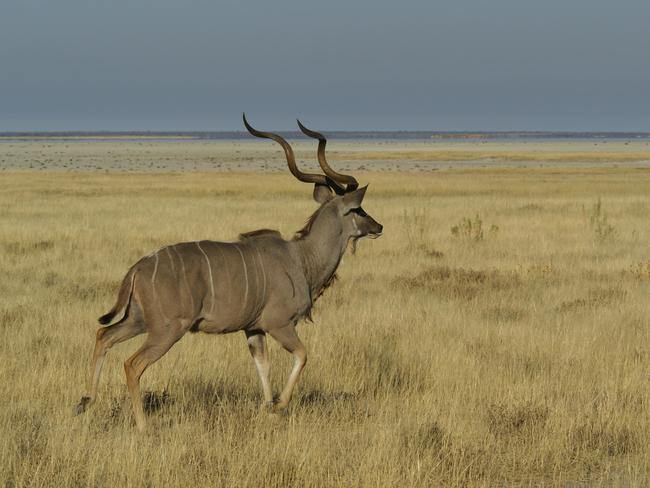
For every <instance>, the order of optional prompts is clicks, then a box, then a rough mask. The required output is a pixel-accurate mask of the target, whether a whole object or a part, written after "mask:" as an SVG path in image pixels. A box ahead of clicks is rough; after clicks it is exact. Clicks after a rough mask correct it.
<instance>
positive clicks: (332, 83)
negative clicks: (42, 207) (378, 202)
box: [0, 0, 650, 131]
mask: <svg viewBox="0 0 650 488" xmlns="http://www.w3.org/2000/svg"><path fill="white" fill-rule="evenodd" d="M0 101H1V102H2V103H1V105H0V131H11V130H239V129H241V128H242V125H241V112H242V111H244V110H245V111H246V112H247V114H248V115H249V118H250V120H251V121H252V122H253V123H254V124H255V125H257V126H259V127H260V128H269V129H275V130H278V129H293V128H294V120H295V118H296V117H301V118H302V119H304V121H305V123H308V124H309V125H310V126H313V127H314V128H319V129H322V130H382V129H383V130H394V129H425V130H429V129H431V130H622V131H627V130H645V131H648V130H650V1H648V0H643V1H641V0H639V1H636V0H619V1H611V0H609V1H603V0H535V1H527V0H485V1H479V0H475V1H467V0H440V1H433V0H429V1H422V2H419V1H397V0H391V1H384V0H360V1H356V2H355V1H341V0H326V1H323V0H321V1H319V2H310V1H307V0H296V1H277V0H267V1H258V0H240V1H234V0H226V1H224V0H205V1H194V0H185V1H179V0H175V1H172V0H151V1H139V0H130V1H125V0H111V1H103V2H96V1H93V0H71V1H68V0H58V1H53V0H38V1H36V0H2V1H1V3H0Z"/></svg>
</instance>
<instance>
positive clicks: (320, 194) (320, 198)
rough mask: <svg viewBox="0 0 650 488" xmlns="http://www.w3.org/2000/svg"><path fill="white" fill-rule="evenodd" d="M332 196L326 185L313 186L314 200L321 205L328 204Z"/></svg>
mask: <svg viewBox="0 0 650 488" xmlns="http://www.w3.org/2000/svg"><path fill="white" fill-rule="evenodd" d="M333 196H334V195H333V194H332V190H331V189H330V187H329V186H327V185H319V184H318V183H316V184H315V185H314V200H316V201H317V202H318V203H320V204H321V205H322V204H324V203H327V202H329V201H330V200H331V199H332V197H333Z"/></svg>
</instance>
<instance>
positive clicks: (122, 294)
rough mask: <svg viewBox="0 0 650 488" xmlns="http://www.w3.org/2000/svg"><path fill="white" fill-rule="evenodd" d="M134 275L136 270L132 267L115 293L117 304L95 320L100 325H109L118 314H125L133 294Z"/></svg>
mask: <svg viewBox="0 0 650 488" xmlns="http://www.w3.org/2000/svg"><path fill="white" fill-rule="evenodd" d="M135 274H136V269H135V266H134V267H133V268H131V269H130V270H129V272H128V273H127V274H126V276H125V277H124V279H123V280H122V285H121V286H120V291H119V292H117V302H115V305H113V308H111V309H110V310H109V311H108V312H107V313H105V314H104V315H102V316H101V317H99V318H98V319H97V320H98V321H99V323H100V324H102V325H107V324H110V323H111V321H112V320H113V319H114V318H115V316H116V315H117V314H118V313H121V312H123V313H126V309H127V307H128V306H129V303H130V302H131V294H132V293H133V285H134V284H135Z"/></svg>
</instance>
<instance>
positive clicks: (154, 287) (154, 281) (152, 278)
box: [151, 250, 167, 322]
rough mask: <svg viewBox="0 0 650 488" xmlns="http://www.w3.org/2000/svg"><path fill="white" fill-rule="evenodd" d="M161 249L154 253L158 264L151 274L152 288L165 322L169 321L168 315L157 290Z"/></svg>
mask: <svg viewBox="0 0 650 488" xmlns="http://www.w3.org/2000/svg"><path fill="white" fill-rule="evenodd" d="M159 251H160V250H158V251H156V253H155V254H154V257H155V258H156V264H154V266H153V274H152V275H151V289H152V291H153V296H154V298H155V299H156V301H157V302H158V309H159V310H160V314H161V315H162V316H163V318H164V319H165V322H166V321H167V316H166V315H165V311H164V310H163V306H162V302H161V301H160V297H159V296H158V293H157V292H156V274H157V273H158V259H159V258H158V252H159Z"/></svg>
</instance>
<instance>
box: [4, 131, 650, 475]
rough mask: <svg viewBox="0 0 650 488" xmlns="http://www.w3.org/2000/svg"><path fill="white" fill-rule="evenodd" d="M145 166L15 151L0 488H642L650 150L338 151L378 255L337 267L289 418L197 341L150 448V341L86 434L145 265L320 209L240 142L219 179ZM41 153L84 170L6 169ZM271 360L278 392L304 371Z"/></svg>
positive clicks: (647, 453) (649, 356)
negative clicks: (111, 328) (140, 424)
mask: <svg viewBox="0 0 650 488" xmlns="http://www.w3.org/2000/svg"><path fill="white" fill-rule="evenodd" d="M129 144H131V145H129ZM137 144H138V143H134V142H119V143H118V142H110V141H109V142H106V141H104V142H98V143H95V145H94V146H93V144H92V143H87V144H86V143H83V144H82V143H75V144H70V145H69V148H66V147H64V146H65V143H63V142H57V143H52V144H50V143H40V142H39V143H19V144H13V145H10V144H8V143H7V144H4V145H0V151H3V154H1V155H0V156H2V157H1V158H0V159H2V160H3V164H4V165H5V167H4V170H3V171H2V172H0V182H1V184H0V479H1V480H2V483H3V486H7V487H27V486H56V487H72V486H75V487H76V486H138V487H140V486H151V487H157V486H229V487H240V486H241V487H244V486H309V487H323V486H350V487H352V486H354V487H356V486H373V487H383V486H566V487H578V486H648V484H650V447H649V445H650V442H649V441H650V387H649V382H648V380H649V375H650V306H649V302H648V296H649V292H650V250H649V246H648V244H649V243H650V225H649V222H650V221H649V219H648V216H649V215H650V167H649V165H648V164H647V160H650V157H648V154H647V149H643V154H645V155H646V157H647V160H646V161H645V162H644V161H643V157H640V156H639V151H640V150H635V151H636V152H634V155H635V156H633V157H631V160H630V159H629V157H628V159H625V156H624V155H621V157H620V158H619V159H618V160H617V161H614V159H616V158H615V157H613V156H611V155H609V156H606V157H605V156H602V153H601V155H600V156H598V157H594V158H592V159H593V161H592V160H591V159H590V158H589V157H588V156H585V155H584V154H585V153H586V152H588V151H590V150H591V149H589V148H585V149H584V150H582V149H581V156H580V158H576V159H577V160H576V161H575V162H571V161H570V159H571V158H570V156H569V158H568V159H566V158H565V159H562V158H560V159H559V160H558V159H555V160H554V159H553V158H551V157H549V158H548V159H549V160H551V161H554V162H553V164H544V157H543V155H542V156H540V155H539V153H537V156H536V157H535V158H534V159H532V160H531V159H526V158H523V157H521V156H518V157H517V158H515V159H516V160H517V161H523V163H524V164H518V163H517V162H516V161H515V162H514V163H513V161H512V160H508V159H507V158H502V157H501V156H498V155H497V153H499V152H500V151H502V150H503V148H497V149H492V152H491V153H489V159H490V161H489V162H488V163H486V164H482V162H481V161H479V162H475V163H474V164H453V161H454V158H447V159H445V158H444V157H442V156H441V157H439V158H432V157H429V158H427V157H423V156H422V155H421V152H420V153H418V151H419V149H418V148H416V150H411V149H409V150H408V151H406V152H405V150H403V148H399V150H391V148H388V149H387V148H386V147H379V148H377V147H375V148H374V149H373V148H372V147H364V148H362V149H363V151H365V153H364V154H365V156H364V155H362V156H358V155H359V154H360V153H361V152H362V150H361V149H359V148H354V147H352V148H349V151H348V154H356V155H357V156H358V157H356V156H348V157H347V158H345V157H341V159H338V160H337V157H336V153H333V155H331V156H330V162H331V164H332V165H333V166H334V167H337V168H342V167H347V168H348V170H351V171H352V172H353V174H355V176H356V177H357V178H358V179H359V181H360V182H361V183H362V184H365V183H370V187H369V190H368V193H367V195H366V199H365V202H364V208H365V209H366V210H367V212H368V213H369V214H371V215H372V216H373V217H375V218H376V219H377V220H378V221H379V222H381V223H382V224H383V225H384V235H383V236H382V237H381V238H380V239H377V240H373V241H362V242H360V244H359V248H358V249H357V252H356V254H355V255H354V256H353V255H351V253H350V252H348V253H347V254H346V256H345V257H344V260H343V263H342V265H341V267H340V268H339V273H338V274H339V280H338V281H337V282H336V283H335V284H334V285H333V286H332V287H330V288H329V289H328V290H327V291H326V292H325V294H324V295H323V296H322V297H321V298H320V300H319V301H318V302H317V303H316V307H315V310H314V314H313V323H304V324H302V325H300V326H299V328H298V331H299V335H300V336H301V338H302V340H303V342H304V343H305V344H306V346H307V349H308V355H309V360H308V363H307V367H306V369H305V371H304V373H303V376H302V379H301V381H300V383H299V384H298V387H297V392H296V396H295V398H294V402H293V404H292V405H291V406H290V408H289V409H288V411H287V412H286V413H285V414H270V413H268V412H267V411H266V410H265V409H263V408H261V406H260V405H261V403H262V396H261V389H260V387H259V384H258V383H259V380H258V378H257V374H256V372H255V368H254V365H253V362H252V360H251V358H250V356H249V353H248V351H247V346H246V341H245V339H244V336H243V334H241V333H236V334H230V335H224V336H210V335H204V334H188V335H186V336H185V337H184V338H183V339H182V340H181V341H180V342H179V343H178V344H176V345H175V346H174V347H173V348H172V350H171V351H170V352H169V353H168V354H167V355H166V356H164V357H163V358H162V359H161V360H160V361H159V362H157V363H155V364H154V365H153V366H152V367H151V368H149V369H148V370H147V371H146V372H145V374H144V376H143V378H142V380H141V385H142V389H143V392H144V398H145V404H146V411H147V416H148V427H147V430H146V432H145V433H139V432H138V431H137V430H136V429H135V426H134V422H133V418H132V414H131V409H130V401H129V399H128V393H127V389H126V385H125V378H124V371H123V367H122V364H123V362H124V360H125V359H126V358H127V357H129V356H130V355H131V354H132V353H133V352H134V351H135V350H136V349H137V347H138V345H139V344H140V343H141V342H142V339H143V337H144V336H139V337H138V338H135V339H133V340H131V341H129V342H126V343H124V344H120V345H117V346H115V347H114V348H113V349H111V350H110V351H109V353H108V356H107V360H106V363H105V365H104V370H103V375H102V379H101V383H100V390H99V396H98V400H97V402H96V403H95V405H93V407H92V408H91V409H89V411H88V412H86V413H85V414H84V415H82V416H78V417H74V416H73V415H72V413H73V407H74V405H75V404H76V403H77V402H78V400H79V398H80V397H81V395H82V394H84V392H85V384H86V381H87V376H88V368H89V360H90V356H91V353H92V348H93V345H94V338H95V330H96V329H97V327H98V324H97V322H96V318H97V317H98V316H99V315H101V314H103V313H104V312H105V311H107V310H108V309H109V308H110V307H111V306H112V305H113V303H114V300H115V297H116V292H117V289H118V287H119V283H120V281H121V279H122V277H123V276H124V274H125V272H126V271H127V269H128V268H129V266H130V265H131V264H133V263H134V262H135V261H136V260H137V259H138V258H140V257H141V256H142V255H145V254H148V253H150V252H151V251H153V250H155V249H157V248H159V247H161V246H163V245H166V244H170V243H175V242H182V241H191V240H199V239H213V240H235V239H237V235H238V234H239V233H240V232H245V231H249V230H253V229H256V228H269V227H271V228H277V229H278V230H280V231H281V232H282V233H283V235H284V236H285V237H287V238H290V237H291V236H292V234H293V232H295V231H296V230H298V229H299V228H301V227H302V225H303V224H304V222H305V220H306V219H307V218H308V217H309V215H310V214H311V213H312V212H313V211H314V210H315V208H316V204H315V203H314V202H313V201H312V199H311V188H310V187H309V186H308V185H306V184H303V183H299V182H298V181H296V180H295V179H294V178H293V177H292V176H291V175H290V174H289V173H288V171H286V170H284V169H281V168H282V164H281V163H282V161H283V158H282V156H281V154H280V153H279V151H278V150H277V148H276V147H273V146H272V143H270V142H269V143H268V145H266V146H265V145H261V144H260V145H255V146H251V147H253V148H254V149H255V151H256V153H255V154H256V156H259V158H260V160H262V161H265V160H269V161H271V162H275V163H274V164H275V166H273V165H272V166H270V167H255V168H254V170H250V167H249V166H247V164H246V161H245V160H242V161H239V160H237V159H236V158H235V156H236V154H239V153H236V151H239V150H240V149H232V147H231V146H227V145H226V144H225V143H222V145H221V146H219V145H218V144H215V145H214V146H209V145H207V146H205V147H204V149H202V151H204V153H205V154H208V152H209V149H215V150H217V151H216V152H217V153H218V149H219V148H220V147H221V148H229V149H228V151H231V153H229V154H230V156H228V157H231V156H232V158H231V159H230V160H228V161H226V162H224V163H223V167H224V169H223V170H221V171H205V170H204V169H205V167H207V166H208V165H209V163H210V161H209V160H202V161H203V162H202V163H201V165H199V167H198V168H193V167H189V168H187V167H186V166H187V165H186V166H185V167H183V166H182V165H181V166H178V165H176V166H175V165H174V164H175V163H174V161H176V156H174V155H173V154H179V155H181V154H185V155H187V152H183V151H181V150H180V149H179V146H178V145H176V144H174V143H148V146H146V147H151V148H152V151H153V150H154V149H155V151H157V152H155V151H154V153H155V154H161V155H164V154H172V156H170V157H169V161H168V162H169V164H170V165H171V167H165V168H158V169H157V168H156V167H152V166H149V167H147V168H146V169H147V170H148V171H147V172H140V169H142V167H139V166H138V164H137V161H135V162H131V163H130V164H131V166H130V168H131V169H132V170H134V172H127V171H126V170H125V169H124V168H125V167H126V166H128V164H127V163H128V161H126V159H125V158H126V156H124V155H125V154H127V155H128V154H131V153H130V151H135V150H136V149H137V148H138V147H140V146H137ZM178 144H185V145H186V146H187V147H194V148H196V147H200V146H191V144H192V143H187V142H186V143H178ZM201 147H202V146H201ZM306 147H307V146H305V148H303V149H304V151H306ZM309 147H311V151H310V153H309V154H307V152H304V151H303V149H301V151H303V152H304V158H305V159H306V158H307V157H309V158H310V160H311V161H312V162H311V163H310V166H311V167H312V168H313V160H314V156H315V148H313V147H312V146H309ZM407 149H408V148H407ZM524 149H526V148H524ZM224 150H225V149H224ZM346 150H347V149H346ZM373 150H375V151H376V153H378V154H384V155H383V156H381V155H380V156H377V157H376V158H373V157H372V154H370V155H369V153H371V152H372V151H373ZM387 150H388V152H390V153H391V154H392V156H391V155H389V156H385V153H386V151H387ZM481 150H482V149H481V148H472V151H474V153H476V152H480V151H481ZM518 150H523V149H522V148H519V149H518ZM526 150H528V149H526ZM75 151H77V152H76V153H75ZM174 151H175V152H174ZM148 152H149V151H144V150H142V153H143V154H144V153H148ZM566 152H567V151H566V150H565V149H562V153H563V154H564V153H566ZM33 154H39V155H44V157H45V158H46V159H47V158H50V159H56V158H58V159H57V160H58V161H59V162H65V163H68V162H70V163H75V164H76V163H77V162H78V161H79V160H85V161H91V162H89V163H87V165H88V167H85V166H84V165H83V164H80V165H78V166H74V165H70V167H67V166H66V167H63V166H61V165H59V166H58V167H56V168H55V169H57V170H56V171H51V170H49V169H50V168H49V166H48V164H47V162H46V164H40V165H39V164H35V165H34V166H35V167H33V168H32V169H30V168H29V164H22V163H21V164H16V165H14V166H11V164H9V163H11V162H12V161H18V160H20V159H21V158H23V160H24V161H26V162H29V161H32V160H34V156H33ZM190 154H191V151H190ZM201 154H203V153H201ZM242 154H245V156H246V158H248V157H249V154H248V153H246V152H245V151H244V152H243V153H242ZM299 154H300V155H303V153H302V152H300V153H299ZM341 154H343V153H341ZM399 154H401V155H402V156H399ZM418 154H420V155H418ZM519 154H521V152H520V153H519ZM116 155H117V156H116ZM91 156H92V160H91ZM628 156H629V155H628ZM179 157H180V156H179ZM184 157H187V156H184ZM197 157H198V156H197ZM206 157H207V156H206ZM242 157H243V156H242ZM402 157H403V158H405V162H404V165H403V166H400V158H402ZM500 157H501V163H502V164H500V162H499V158H500ZM84 158H85V159H84ZM233 158H235V159H233ZM265 158H266V159H265ZM355 158H356V159H355ZM391 158H392V159H391ZM418 158H419V159H420V161H418ZM459 158H460V159H467V156H466V155H463V156H462V157H461V156H459ZM495 158H496V159H495ZM612 158H613V159H612ZM359 159H361V160H363V161H361V162H359V161H358V160H359ZM406 159H408V161H406ZM470 159H471V158H470ZM610 159H611V160H612V161H610ZM104 160H107V161H109V162H110V163H111V164H113V163H112V162H115V161H117V160H119V162H120V164H122V165H123V167H115V168H113V167H112V166H111V167H109V166H110V164H109V165H108V166H106V167H104V166H102V164H103V163H102V162H103V161H104ZM375 160H377V161H378V162H377V164H376V165H375V164H374V161H375ZM385 160H390V161H391V162H392V166H386V165H383V166H382V165H381V164H380V163H381V161H385ZM433 160H435V161H433ZM38 161H40V162H41V163H42V162H43V161H44V159H43V157H40V156H39V158H38ZM125 161H126V162H125ZM237 161H239V162H237ZM432 161H433V162H432ZM441 161H443V162H445V161H450V162H449V164H446V163H445V164H440V162H441ZM531 161H533V162H534V164H531ZM590 161H591V162H590ZM190 162H191V161H190ZM434 163H435V164H434ZM610 163H611V164H610ZM237 164H240V166H237ZM51 166H52V167H55V166H56V164H52V165H51ZM184 168H185V169H184ZM247 168H248V169H247ZM36 169H41V171H37V170H36ZM104 170H105V171H104ZM270 347H271V350H270V354H271V362H272V381H273V385H274V390H275V391H276V392H278V391H279V390H280V388H281V386H282V384H283V383H284V381H285V379H286V377H287V375H288V372H289V369H290V367H291V358H290V356H289V355H288V354H287V353H286V352H284V351H283V350H282V349H281V348H280V347H279V346H277V345H276V344H275V343H273V341H270Z"/></svg>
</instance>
